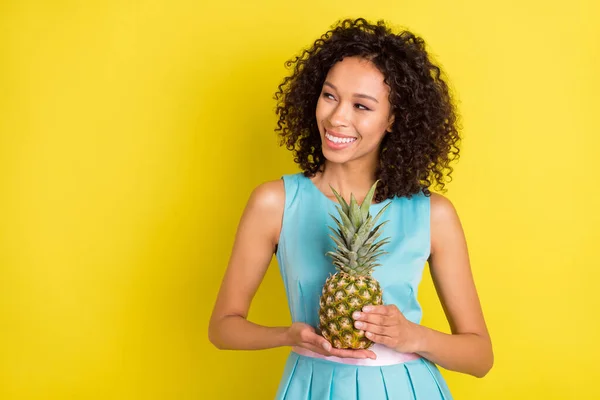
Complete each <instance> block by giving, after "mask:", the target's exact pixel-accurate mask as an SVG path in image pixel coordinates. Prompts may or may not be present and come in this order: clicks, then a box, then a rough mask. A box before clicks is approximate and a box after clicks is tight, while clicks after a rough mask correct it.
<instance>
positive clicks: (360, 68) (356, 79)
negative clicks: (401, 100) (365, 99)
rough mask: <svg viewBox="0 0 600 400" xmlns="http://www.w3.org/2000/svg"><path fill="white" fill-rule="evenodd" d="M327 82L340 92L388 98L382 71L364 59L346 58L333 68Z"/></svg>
mask: <svg viewBox="0 0 600 400" xmlns="http://www.w3.org/2000/svg"><path fill="white" fill-rule="evenodd" d="M326 80H327V81H328V82H330V83H331V84H333V85H334V86H335V87H336V88H337V89H338V90H339V91H340V92H348V93H364V94H368V95H371V96H374V97H379V96H386V95H387V94H388V93H389V88H388V86H387V85H386V84H385V83H384V81H383V80H384V76H383V74H382V73H381V71H380V70H379V69H378V68H377V67H376V66H375V64H373V63H372V62H371V61H369V60H366V59H364V58H359V57H347V58H344V59H343V60H342V61H340V62H338V63H336V64H334V65H333V67H331V69H330V70H329V72H328V74H327V78H326Z"/></svg>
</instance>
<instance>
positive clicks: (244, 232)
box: [209, 181, 291, 350]
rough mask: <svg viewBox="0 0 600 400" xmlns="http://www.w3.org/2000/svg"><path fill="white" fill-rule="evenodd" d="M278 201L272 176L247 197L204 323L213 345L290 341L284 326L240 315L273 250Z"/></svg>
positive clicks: (281, 199) (279, 191)
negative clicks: (252, 320) (258, 321)
mask: <svg viewBox="0 0 600 400" xmlns="http://www.w3.org/2000/svg"><path fill="white" fill-rule="evenodd" d="M284 203H285V193H284V189H283V182H278V181H274V182H267V183H265V184H263V185H260V186H259V187H257V188H256V189H255V190H254V191H253V192H252V194H251V196H250V199H249V200H248V204H247V206H246V209H245V210H244V213H243V214H242V217H241V219H240V223H239V226H238V230H237V233H236V237H235V242H234V245H233V250H232V252H231V256H230V259H229V264H228V267H227V271H226V272H225V276H224V278H223V283H222V285H221V288H220V290H219V294H218V297H217V300H216V302H215V306H214V309H213V313H212V317H211V320H210V325H209V339H210V341H211V342H212V343H213V344H214V345H215V346H216V347H218V348H219V349H243V350H254V349H266V348H272V347H277V346H285V345H290V344H291V343H290V342H289V340H288V338H287V333H286V332H287V328H285V327H273V328H271V327H265V326H260V325H257V324H254V323H252V322H249V321H248V320H247V319H246V318H247V316H248V310H249V308H250V303H251V301H252V299H253V298H254V295H255V294H256V291H257V290H258V287H259V285H260V283H261V282H262V280H263V278H264V276H265V273H266V272H267V268H268V267H269V263H270V262H271V258H272V256H273V252H274V249H275V245H276V243H277V239H278V236H279V231H280V224H281V219H282V215H283V207H284Z"/></svg>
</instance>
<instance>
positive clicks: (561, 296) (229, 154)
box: [0, 0, 600, 400]
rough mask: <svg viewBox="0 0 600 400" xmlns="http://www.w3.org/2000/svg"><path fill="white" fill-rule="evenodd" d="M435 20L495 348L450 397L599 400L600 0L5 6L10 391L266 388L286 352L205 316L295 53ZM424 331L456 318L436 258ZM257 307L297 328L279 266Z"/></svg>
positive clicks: (277, 165) (4, 253)
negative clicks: (360, 25)
mask: <svg viewBox="0 0 600 400" xmlns="http://www.w3.org/2000/svg"><path fill="white" fill-rule="evenodd" d="M346 16H350V17H356V16H364V17H367V18H369V19H372V18H386V19H388V20H390V21H391V22H393V23H394V24H396V25H397V26H406V27H408V28H410V29H412V30H414V31H415V32H416V33H418V34H420V35H423V37H424V38H425V39H426V41H427V43H428V44H429V46H430V49H431V52H432V54H433V55H435V57H436V58H437V60H438V61H439V62H440V63H441V65H442V66H443V68H444V69H445V70H446V72H447V73H448V75H449V76H450V78H451V83H452V86H453V88H454V90H455V92H456V95H457V98H458V100H459V102H460V103H459V107H460V111H461V113H462V116H463V125H464V131H463V133H464V141H463V146H462V158H461V160H460V162H459V163H458V164H455V167H456V169H455V173H454V181H453V182H452V183H451V184H450V186H449V191H448V192H447V193H446V195H447V196H448V197H449V198H450V199H451V200H452V201H453V202H454V204H455V206H456V207H457V209H458V211H459V213H460V216H461V219H462V222H463V225H464V228H465V231H466V235H467V238H468V242H469V247H470V255H471V260H472V265H473V270H474V274H475V277H476V281H477V285H478V289H479V291H480V296H481V301H482V303H483V307H484V310H485V313H486V317H487V321H488V324H489V328H490V331H491V334H492V338H493V344H494V350H495V356H496V363H495V366H494V368H493V370H492V371H491V372H490V374H489V375H488V376H487V377H485V378H484V379H476V378H473V377H469V376H466V375H461V374H457V373H452V372H448V371H443V374H444V376H445V377H446V378H447V380H448V383H449V385H450V387H451V389H452V391H453V393H454V395H455V398H457V399H461V400H466V399H486V400H487V399H490V400H491V399H597V398H600V385H599V384H598V380H599V379H600V373H599V372H598V371H599V369H598V367H597V360H596V359H597V358H598V357H599V356H600V354H599V352H600V351H599V346H598V343H597V338H599V337H600V329H599V322H598V315H599V313H598V310H599V309H600V301H599V295H598V282H599V281H600V273H599V269H600V268H599V267H600V265H599V262H598V256H597V252H596V251H597V250H598V245H599V244H600V228H599V225H600V213H599V212H598V209H599V207H600V193H599V189H598V187H599V185H598V183H597V182H596V179H597V176H598V170H597V168H598V166H597V160H598V151H599V148H600V139H599V132H600V123H599V122H598V118H599V113H598V111H599V104H598V103H599V101H598V93H599V92H600V79H599V78H598V75H597V74H598V70H600V64H599V61H598V60H599V59H600V45H599V44H598V39H599V38H600V24H599V23H598V21H599V19H600V6H599V5H598V2H596V1H593V0H589V1H585V0H573V1H569V2H562V1H560V2H559V1H548V0H531V1H513V0H508V1H498V2H493V3H491V2H490V3H488V2H483V1H478V0H465V1H458V2H456V1H441V0H424V1H398V0H394V1H376V2H374V1H369V2H364V1H353V0H352V1H349V0H344V1H329V2H322V1H317V0H308V1H303V2H295V1H288V2H276V1H263V2H241V1H240V2H237V3H235V2H227V1H215V2H210V3H206V2H204V1H202V0H201V1H200V2H198V1H192V0H189V1H166V0H153V1H150V0H149V1H118V0H107V1H79V2H76V1H69V0H63V1H52V2H41V1H27V0H20V1H16V0H13V1H4V2H2V3H1V4H0V31H1V35H0V60H1V61H0V133H1V135H0V274H1V275H0V324H1V325H0V399H6V400H9V399H10V400H13V399H15V400H16V399H144V400H145V399H229V398H232V399H268V398H272V397H273V394H274V392H275V390H276V386H277V383H278V380H279V377H280V374H281V371H282V367H283V363H284V360H285V357H286V354H287V349H275V350H269V351H262V352H220V351H217V350H215V349H214V348H213V347H212V346H211V345H210V344H209V342H208V340H207V323H208V318H209V315H210V311H211V308H212V305H213V301H214V299H215V296H216V293H217V290H218V286H219V284H220V279H221V277H222V275H223V272H224V268H225V266H226V263H227V260H228V253H229V251H230V249H231V245H232V240H233V236H234V233H235V229H236V225H237V222H238V219H239V217H240V214H241V212H242V209H243V207H244V205H245V202H246V200H247V198H248V195H249V193H250V191H251V190H252V188H254V187H255V186H256V185H258V184H259V183H261V182H263V181H265V180H271V179H277V178H279V177H280V175H282V174H284V173H292V172H296V167H295V165H294V164H293V163H292V160H291V155H290V154H289V153H288V152H287V151H286V150H284V149H282V148H279V147H278V146H277V139H276V137H275V135H274V133H273V129H274V127H275V115H274V112H273V110H274V105H275V103H274V101H273V99H272V95H273V93H274V92H275V90H276V86H277V85H278V84H279V82H280V81H281V79H282V78H283V76H284V75H285V74H286V73H287V72H286V70H285V69H284V67H283V63H284V61H286V60H287V59H288V58H290V57H292V56H293V55H295V54H297V53H298V52H299V51H300V50H301V49H302V48H304V47H305V46H307V45H308V44H309V43H311V42H312V41H313V40H314V39H316V38H317V37H318V36H319V35H320V34H321V33H323V32H324V31H325V30H326V29H328V27H329V26H330V25H331V24H332V23H334V22H335V21H336V20H337V19H338V18H343V17H346ZM420 300H421V301H422V303H423V306H424V310H425V312H424V321H423V322H424V324H426V325H428V326H430V327H433V328H437V329H440V330H444V331H448V328H447V324H446V322H445V320H444V317H443V313H442V311H441V307H440V306H439V303H438V301H437V298H436V296H435V292H434V289H433V287H432V284H431V280H430V277H429V275H428V273H427V272H426V273H425V276H424V280H423V284H422V286H421V291H420ZM251 318H252V319H253V320H254V321H256V322H259V323H264V324H268V325H285V324H288V323H289V316H288V311H287V308H286V300H285V292H284V289H283V287H282V283H281V280H280V277H279V273H278V271H277V265H276V263H275V262H274V263H273V264H272V268H271V269H270V271H269V272H268V274H267V277H266V280H265V282H264V286H262V287H261V289H260V291H259V293H258V294H257V296H256V299H255V303H254V304H253V308H252V310H251Z"/></svg>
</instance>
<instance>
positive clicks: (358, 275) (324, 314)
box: [319, 181, 391, 349]
mask: <svg viewBox="0 0 600 400" xmlns="http://www.w3.org/2000/svg"><path fill="white" fill-rule="evenodd" d="M378 182H379V181H377V182H375V183H374V184H373V186H372V187H371V189H370V190H369V192H368V193H367V196H366V197H365V199H364V201H363V202H362V205H361V206H359V205H358V203H357V202H356V199H355V198H354V195H352V194H351V195H350V204H348V203H347V202H346V201H345V200H344V199H343V198H342V197H341V196H340V195H339V194H338V193H337V192H336V191H335V189H333V188H331V190H332V191H333V194H334V195H335V197H336V198H337V200H338V202H339V205H336V208H337V210H338V212H339V215H340V217H341V221H340V220H338V219H337V218H336V217H334V216H333V215H331V214H330V215H331V217H332V218H333V219H334V221H335V222H336V224H337V227H338V229H337V230H336V229H333V228H332V227H329V229H331V231H332V232H333V235H329V236H330V237H331V238H332V239H333V241H334V242H335V244H336V245H337V250H336V251H330V252H327V253H326V255H327V256H331V257H332V258H333V264H334V265H335V266H336V270H337V272H336V273H335V274H333V275H330V276H329V277H328V278H327V280H326V281H325V285H324V286H323V291H322V294H321V298H320V308H319V329H320V331H321V334H322V335H323V337H324V338H325V339H327V340H328V341H329V342H330V343H331V345H332V346H333V347H335V348H338V349H368V348H369V347H371V345H372V344H373V342H372V341H371V340H369V339H368V338H367V337H366V336H365V332H364V331H362V330H359V329H356V328H354V319H353V318H352V313H354V312H355V311H360V310H362V308H363V307H365V306H367V305H381V304H383V301H382V298H381V296H382V294H383V293H382V290H381V286H380V284H379V282H377V280H376V279H374V278H373V277H372V276H371V273H372V272H373V269H374V268H375V267H377V266H379V265H380V264H377V259H378V257H380V256H381V255H383V254H387V253H386V252H385V251H383V250H382V249H381V248H382V246H383V245H385V244H387V243H389V238H386V239H382V240H380V241H379V242H375V240H376V239H377V238H378V237H379V236H380V235H381V227H382V226H383V225H385V224H386V223H387V221H385V222H383V223H381V224H379V225H378V226H376V227H375V223H376V222H377V220H378V219H379V218H380V216H381V215H382V214H383V212H384V211H385V209H386V208H387V207H388V206H389V205H390V204H391V203H388V204H386V205H385V206H384V207H383V208H382V209H381V211H379V213H378V214H377V215H376V216H375V218H372V217H371V215H370V213H369V207H370V206H371V201H372V200H373V195H374V193H375V188H376V187H377V183H378Z"/></svg>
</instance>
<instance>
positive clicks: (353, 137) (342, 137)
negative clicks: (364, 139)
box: [325, 129, 356, 139]
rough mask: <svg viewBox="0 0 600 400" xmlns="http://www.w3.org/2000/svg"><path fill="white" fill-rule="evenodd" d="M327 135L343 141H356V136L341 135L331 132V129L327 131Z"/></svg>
mask: <svg viewBox="0 0 600 400" xmlns="http://www.w3.org/2000/svg"><path fill="white" fill-rule="evenodd" d="M325 133H329V134H330V135H331V136H336V137H339V138H341V139H356V137H355V136H348V135H342V134H341V133H337V132H335V131H332V130H329V129H325Z"/></svg>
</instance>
